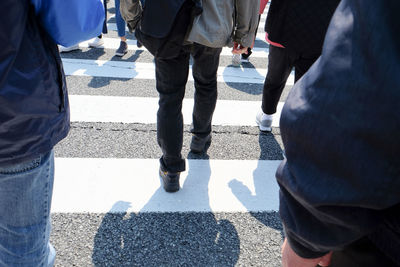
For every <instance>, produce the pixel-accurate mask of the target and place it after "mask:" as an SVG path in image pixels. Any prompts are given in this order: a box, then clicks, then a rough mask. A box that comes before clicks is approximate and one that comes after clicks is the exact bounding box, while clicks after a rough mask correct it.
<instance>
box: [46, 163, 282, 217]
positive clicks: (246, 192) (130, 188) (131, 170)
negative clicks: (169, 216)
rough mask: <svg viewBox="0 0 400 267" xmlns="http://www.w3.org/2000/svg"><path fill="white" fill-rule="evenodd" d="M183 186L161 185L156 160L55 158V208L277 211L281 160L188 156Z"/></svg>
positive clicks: (92, 210)
mask: <svg viewBox="0 0 400 267" xmlns="http://www.w3.org/2000/svg"><path fill="white" fill-rule="evenodd" d="M186 163H187V164H186V166H187V171H185V172H183V173H182V174H181V187H182V189H181V190H180V191H178V192H176V193H174V194H170V193H166V192H165V191H164V190H163V189H162V188H161V187H160V179H159V176H158V167H159V162H158V160H157V159H102V158H56V166H57V167H56V175H55V184H54V193H53V202H52V212H64V213H83V212H91V213H105V212H124V211H128V212H139V211H140V212H248V211H255V212H257V211H276V210H277V209H278V185H277V183H276V180H275V171H276V169H277V167H278V165H279V163H280V161H266V160H258V161H257V160H187V162H186Z"/></svg>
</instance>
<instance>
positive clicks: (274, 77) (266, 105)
mask: <svg viewBox="0 0 400 267" xmlns="http://www.w3.org/2000/svg"><path fill="white" fill-rule="evenodd" d="M319 56H320V55H319V54H313V55H305V54H298V53H296V52H295V51H293V50H290V49H288V48H280V47H276V46H273V45H270V46H269V55H268V72H267V77H266V78H265V82H264V89H263V97H262V106H261V108H262V110H263V112H264V113H265V114H270V115H271V114H274V113H276V107H277V106H278V102H279V99H280V98H281V95H282V92H283V89H284V88H285V85H286V81H287V79H288V77H289V75H290V72H291V71H292V69H293V67H294V71H295V81H297V80H298V79H300V78H301V77H302V76H303V75H304V73H306V72H307V70H308V69H309V68H310V67H311V65H312V64H314V62H315V61H316V60H317V59H318V57H319Z"/></svg>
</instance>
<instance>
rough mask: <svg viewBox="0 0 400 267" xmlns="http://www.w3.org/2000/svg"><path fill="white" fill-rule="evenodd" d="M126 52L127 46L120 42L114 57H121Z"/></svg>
mask: <svg viewBox="0 0 400 267" xmlns="http://www.w3.org/2000/svg"><path fill="white" fill-rule="evenodd" d="M127 52H128V44H127V43H126V42H124V41H121V42H120V44H119V47H118V49H117V51H115V55H116V56H119V57H122V56H123V55H125V54H126V53H127Z"/></svg>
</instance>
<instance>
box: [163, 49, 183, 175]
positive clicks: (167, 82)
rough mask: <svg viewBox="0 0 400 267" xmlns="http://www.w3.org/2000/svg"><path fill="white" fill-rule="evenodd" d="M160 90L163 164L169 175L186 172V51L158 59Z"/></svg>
mask: <svg viewBox="0 0 400 267" xmlns="http://www.w3.org/2000/svg"><path fill="white" fill-rule="evenodd" d="M155 63H156V87H157V91H158V93H159V94H160V100H159V108H158V112H157V141H158V144H159V146H160V147H161V149H162V153H163V156H162V157H161V159H160V164H161V166H162V168H163V169H164V170H165V171H169V172H181V171H184V170H185V160H184V159H183V158H182V155H181V150H182V139H183V116H182V100H183V97H184V95H185V85H186V82H187V79H188V73H189V52H188V51H186V50H184V48H183V47H182V51H181V53H179V55H177V56H176V57H175V58H171V59H163V58H155Z"/></svg>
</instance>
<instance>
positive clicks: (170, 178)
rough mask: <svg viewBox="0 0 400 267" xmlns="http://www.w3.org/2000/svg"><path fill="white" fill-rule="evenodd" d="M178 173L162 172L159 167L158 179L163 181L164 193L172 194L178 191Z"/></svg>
mask: <svg viewBox="0 0 400 267" xmlns="http://www.w3.org/2000/svg"><path fill="white" fill-rule="evenodd" d="M179 176H180V173H179V172H175V173H174V172H168V171H163V170H162V169H161V167H160V177H161V178H162V180H163V186H164V189H165V191H167V192H169V193H173V192H176V191H178V190H179Z"/></svg>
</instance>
